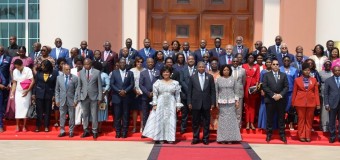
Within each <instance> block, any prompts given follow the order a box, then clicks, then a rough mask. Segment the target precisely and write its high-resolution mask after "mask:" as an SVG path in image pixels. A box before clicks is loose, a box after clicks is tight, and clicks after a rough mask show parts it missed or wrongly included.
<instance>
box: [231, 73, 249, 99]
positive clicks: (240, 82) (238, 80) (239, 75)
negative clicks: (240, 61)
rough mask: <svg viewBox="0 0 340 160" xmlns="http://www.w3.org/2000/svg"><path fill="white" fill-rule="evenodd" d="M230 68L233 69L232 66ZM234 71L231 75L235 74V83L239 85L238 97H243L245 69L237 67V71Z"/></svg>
mask: <svg viewBox="0 0 340 160" xmlns="http://www.w3.org/2000/svg"><path fill="white" fill-rule="evenodd" d="M232 69H234V67H232ZM235 72H236V71H235V70H233V74H232V76H233V77H234V76H237V77H234V78H235V79H236V83H237V85H239V87H238V89H239V90H238V91H237V92H239V93H237V95H239V96H240V97H239V98H243V97H244V84H245V83H246V70H245V69H244V68H242V67H238V70H237V73H235Z"/></svg>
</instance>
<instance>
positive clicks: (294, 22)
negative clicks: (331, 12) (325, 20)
mask: <svg viewBox="0 0 340 160" xmlns="http://www.w3.org/2000/svg"><path fill="white" fill-rule="evenodd" d="M307 4H308V5H307ZM280 35H281V36H282V38H283V41H284V42H286V43H287V45H288V48H289V52H291V53H295V47H296V46H297V45H301V46H303V48H304V54H305V55H312V52H311V49H313V48H314V45H315V41H316V39H315V37H316V36H315V35H316V0H281V9H280ZM273 39H274V37H273Z"/></svg>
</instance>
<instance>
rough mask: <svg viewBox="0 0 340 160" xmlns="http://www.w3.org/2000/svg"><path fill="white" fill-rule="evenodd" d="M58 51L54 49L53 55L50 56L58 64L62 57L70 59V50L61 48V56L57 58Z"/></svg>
mask: <svg viewBox="0 0 340 160" xmlns="http://www.w3.org/2000/svg"><path fill="white" fill-rule="evenodd" d="M56 51H57V49H56V48H53V49H52V51H51V53H50V56H51V57H52V58H53V59H55V61H56V62H57V59H58V58H60V57H63V58H65V59H66V58H68V57H69V52H68V49H66V48H63V47H60V52H59V56H58V57H57V55H56V54H57V53H56Z"/></svg>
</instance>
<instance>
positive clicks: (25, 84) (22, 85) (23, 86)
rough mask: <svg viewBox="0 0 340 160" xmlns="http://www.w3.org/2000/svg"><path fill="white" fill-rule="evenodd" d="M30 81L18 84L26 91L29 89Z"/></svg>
mask: <svg viewBox="0 0 340 160" xmlns="http://www.w3.org/2000/svg"><path fill="white" fill-rule="evenodd" d="M31 83H32V81H31V80H30V79H26V80H23V81H21V82H20V86H21V88H22V89H23V90H26V89H28V88H29V87H30V85H31Z"/></svg>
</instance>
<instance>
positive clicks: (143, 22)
mask: <svg viewBox="0 0 340 160" xmlns="http://www.w3.org/2000/svg"><path fill="white" fill-rule="evenodd" d="M147 6H148V2H147V0H139V1H138V9H139V11H138V13H139V17H138V47H137V48H138V49H141V48H143V47H144V44H143V40H144V38H147V37H146V27H147V12H148V10H147Z"/></svg>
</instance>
